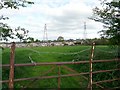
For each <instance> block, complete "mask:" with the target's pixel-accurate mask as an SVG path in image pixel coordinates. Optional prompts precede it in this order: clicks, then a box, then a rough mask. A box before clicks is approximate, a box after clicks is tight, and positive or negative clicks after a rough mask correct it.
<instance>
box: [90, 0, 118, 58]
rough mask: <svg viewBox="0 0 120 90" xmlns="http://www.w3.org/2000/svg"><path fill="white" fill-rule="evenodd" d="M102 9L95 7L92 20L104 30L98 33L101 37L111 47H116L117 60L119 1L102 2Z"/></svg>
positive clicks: (105, 0)
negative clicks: (109, 43) (100, 24)
mask: <svg viewBox="0 0 120 90" xmlns="http://www.w3.org/2000/svg"><path fill="white" fill-rule="evenodd" d="M101 5H102V9H101V8H98V7H95V8H94V9H93V15H94V16H93V17H92V18H91V19H92V20H95V21H97V22H101V23H103V24H104V25H103V26H104V28H105V29H104V30H102V31H100V32H101V33H102V34H101V36H102V37H106V38H108V39H109V41H110V42H111V44H112V45H117V46H118V58H120V0H113V1H111V2H108V1H107V0H103V2H102V3H101Z"/></svg>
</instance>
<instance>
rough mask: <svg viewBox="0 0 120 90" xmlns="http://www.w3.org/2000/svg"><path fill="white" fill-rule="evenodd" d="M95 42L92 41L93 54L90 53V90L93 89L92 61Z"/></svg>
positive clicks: (92, 52)
mask: <svg viewBox="0 0 120 90" xmlns="http://www.w3.org/2000/svg"><path fill="white" fill-rule="evenodd" d="M94 49H95V43H92V48H91V55H90V62H89V63H90V90H92V61H93V56H94Z"/></svg>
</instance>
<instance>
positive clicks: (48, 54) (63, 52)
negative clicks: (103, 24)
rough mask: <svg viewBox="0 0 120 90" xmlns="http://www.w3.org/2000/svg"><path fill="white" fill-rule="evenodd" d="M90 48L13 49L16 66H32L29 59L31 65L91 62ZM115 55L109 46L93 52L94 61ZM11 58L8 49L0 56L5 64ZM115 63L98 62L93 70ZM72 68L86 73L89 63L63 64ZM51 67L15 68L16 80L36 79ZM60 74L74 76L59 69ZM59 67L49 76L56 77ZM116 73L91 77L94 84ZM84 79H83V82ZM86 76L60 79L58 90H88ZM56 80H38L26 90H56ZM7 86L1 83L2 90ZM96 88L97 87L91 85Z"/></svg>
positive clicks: (6, 74)
mask: <svg viewBox="0 0 120 90" xmlns="http://www.w3.org/2000/svg"><path fill="white" fill-rule="evenodd" d="M90 52H91V46H54V47H31V48H27V47H25V48H16V50H15V63H31V61H30V59H32V60H33V61H34V62H66V61H70V62H73V61H74V62H77V61H84V60H89V59H90ZM116 56H117V48H115V47H110V46H96V47H95V52H94V60H105V59H114V58H116ZM9 59H10V49H8V48H6V49H4V51H3V53H2V63H3V64H8V63H9ZM118 65H119V64H118V63H117V62H109V63H97V64H93V71H96V70H107V69H114V68H118ZM66 66H67V67H70V68H72V69H74V70H75V71H76V72H89V64H80V65H66ZM51 67H52V66H37V67H35V66H33V67H16V68H15V78H16V79H17V78H25V77H35V76H42V75H43V73H44V72H46V71H47V70H49V69H50V68H51ZM60 70H61V73H62V74H68V73H73V72H69V71H68V70H65V69H63V67H62V66H61V69H60ZM57 74H58V67H56V69H55V70H54V71H52V72H50V73H48V74H47V75H46V76H48V75H57ZM119 74H120V73H119V72H118V71H113V72H111V73H110V72H109V73H100V74H98V75H93V81H99V80H108V79H112V78H118V77H119ZM2 76H3V80H7V79H8V77H9V69H8V68H4V69H3V71H2ZM85 78H86V79H85ZM88 79H89V76H88V75H86V76H82V75H81V76H77V77H67V78H62V79H61V88H87V86H88V82H89V81H88ZM29 82H30V81H22V82H17V83H15V88H20V87H23V86H24V85H26V84H27V83H29ZM57 82H58V81H57V79H56V78H55V79H44V80H37V81H36V82H34V83H32V84H31V85H29V86H27V88H46V87H47V88H57ZM119 84H120V82H118V81H115V82H111V83H107V84H102V86H103V87H106V88H108V87H111V88H112V87H116V86H118V85H119ZM7 87H8V86H7V84H3V88H7ZM94 87H95V88H98V87H97V86H94Z"/></svg>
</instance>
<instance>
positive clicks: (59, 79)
mask: <svg viewBox="0 0 120 90" xmlns="http://www.w3.org/2000/svg"><path fill="white" fill-rule="evenodd" d="M58 76H59V77H58V90H59V89H60V82H61V78H60V65H58Z"/></svg>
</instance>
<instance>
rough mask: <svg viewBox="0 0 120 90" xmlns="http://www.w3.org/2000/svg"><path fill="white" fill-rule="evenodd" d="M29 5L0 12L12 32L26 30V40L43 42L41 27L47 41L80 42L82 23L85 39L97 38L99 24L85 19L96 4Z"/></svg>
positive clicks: (91, 0) (41, 1)
mask: <svg viewBox="0 0 120 90" xmlns="http://www.w3.org/2000/svg"><path fill="white" fill-rule="evenodd" d="M30 1H33V2H34V4H33V5H28V6H27V7H24V8H23V7H20V8H19V10H18V9H16V10H15V9H1V10H0V14H1V15H4V16H8V17H9V19H8V20H4V21H2V22H5V23H7V24H8V25H9V26H11V27H12V28H16V27H18V26H21V27H23V28H25V29H26V30H29V34H28V36H30V37H34V38H35V39H39V40H43V36H44V26H45V24H46V26H47V35H48V39H49V40H56V39H57V38H58V37H59V36H62V37H64V39H82V38H84V34H83V33H84V22H86V33H87V34H86V37H87V38H98V37H100V35H99V34H98V31H100V30H102V29H103V27H102V23H98V22H95V21H93V20H90V19H88V17H91V16H92V9H93V8H94V7H95V6H99V5H100V2H99V0H30Z"/></svg>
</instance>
